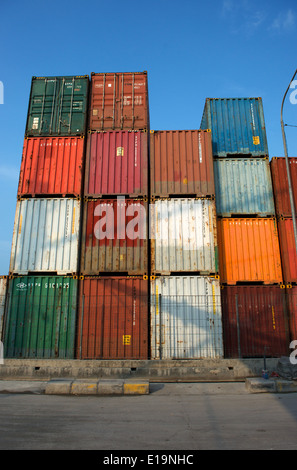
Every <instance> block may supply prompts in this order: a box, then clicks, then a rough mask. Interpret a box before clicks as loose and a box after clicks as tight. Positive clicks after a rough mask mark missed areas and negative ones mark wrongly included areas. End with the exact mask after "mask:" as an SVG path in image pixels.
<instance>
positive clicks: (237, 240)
mask: <svg viewBox="0 0 297 470" xmlns="http://www.w3.org/2000/svg"><path fill="white" fill-rule="evenodd" d="M87 131H88V132H87ZM296 165H297V160H295V159H290V168H291V175H292V179H293V188H294V185H295V187H296V181H295V180H296V178H295V167H296ZM295 193H296V194H294V197H295V201H296V204H297V191H296V190H295ZM274 201H275V203H274ZM149 203H150V204H149ZM275 206H276V210H275ZM296 273H297V256H296V253H295V249H294V236H293V229H292V214H291V211H290V203H289V197H288V188H287V181H286V172H285V161H284V159H273V160H272V162H271V165H269V159H268V147H267V138H266V132H265V123H264V114H263V108H262V101H261V99H260V98H227V99H207V100H206V103H205V108H204V112H203V117H202V122H201V129H200V130H178V131H150V125H149V106H148V83H147V73H146V72H141V73H138V72H137V73H136V72H135V73H134V72H132V73H98V74H96V73H92V74H91V87H90V94H89V77H88V76H75V77H40V78H36V77H33V79H32V84H31V94H30V100H29V107H28V116H27V123H26V129H25V139H24V146H23V155H22V162H21V169H20V178H19V186H18V197H17V208H16V214H15V224H14V232H13V240H12V251H11V261H10V272H9V279H7V278H5V277H4V278H2V279H0V331H1V330H2V329H3V334H2V339H3V341H4V347H5V355H6V357H23V358H24V357H25V358H26V357H29V358H79V359H147V358H152V359H173V358H175V359H190V358H217V357H258V356H263V355H264V354H265V355H266V356H279V355H283V354H286V353H287V351H288V346H289V340H293V339H297V326H296V325H297V322H296V315H297V314H296V312H297V301H296V299H297V297H296V295H297V293H296V289H297V274H296ZM219 275H220V277H219ZM219 279H220V280H221V285H220V280H219ZM283 282H284V283H285V285H284V284H283ZM285 287H286V289H285ZM287 310H288V312H289V321H287V318H286V312H287ZM289 331H290V335H289Z"/></svg>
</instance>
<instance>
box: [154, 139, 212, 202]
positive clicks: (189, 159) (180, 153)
mask: <svg viewBox="0 0 297 470" xmlns="http://www.w3.org/2000/svg"><path fill="white" fill-rule="evenodd" d="M150 178H151V196H160V197H170V196H175V195H187V194H191V195H194V196H196V197H213V196H214V195H215V183H214V168H213V157H212V142H211V133H210V131H207V130H204V131H203V130H180V131H151V134H150Z"/></svg>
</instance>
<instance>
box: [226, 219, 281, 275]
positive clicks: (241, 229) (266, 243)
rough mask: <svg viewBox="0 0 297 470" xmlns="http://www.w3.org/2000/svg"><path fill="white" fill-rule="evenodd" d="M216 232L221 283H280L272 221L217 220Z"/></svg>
mask: <svg viewBox="0 0 297 470" xmlns="http://www.w3.org/2000/svg"><path fill="white" fill-rule="evenodd" d="M217 230H218V246H219V266H220V278H221V282H222V283H226V284H236V283H237V282H262V283H264V284H281V283H282V281H283V277H282V268H281V258H280V247H279V239H278V233H277V224H276V220H275V219H269V218H267V219H266V218H222V219H220V218H218V221H217Z"/></svg>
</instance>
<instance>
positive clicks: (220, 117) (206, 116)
mask: <svg viewBox="0 0 297 470" xmlns="http://www.w3.org/2000/svg"><path fill="white" fill-rule="evenodd" d="M200 127H201V129H210V130H211V135H212V152H213V156H214V157H227V156H232V155H238V156H239V155H246V156H247V155H250V156H252V157H262V156H268V145H267V136H266V129H265V122H264V111H263V103H262V98H206V101H205V106H204V111H203V116H202V121H201V126H200Z"/></svg>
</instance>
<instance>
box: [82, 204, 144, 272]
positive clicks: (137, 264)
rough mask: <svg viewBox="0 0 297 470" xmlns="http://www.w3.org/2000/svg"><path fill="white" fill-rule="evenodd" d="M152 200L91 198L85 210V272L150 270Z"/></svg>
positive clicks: (83, 260) (83, 262) (83, 269)
mask: <svg viewBox="0 0 297 470" xmlns="http://www.w3.org/2000/svg"><path fill="white" fill-rule="evenodd" d="M147 217H148V203H147V202H146V201H144V200H140V199H139V200H137V199H125V198H117V199H97V200H87V201H85V204H84V210H83V227H82V252H81V272H82V274H84V275H99V274H100V273H121V274H125V275H136V274H138V275H146V274H148V232H147V231H148V219H147Z"/></svg>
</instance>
